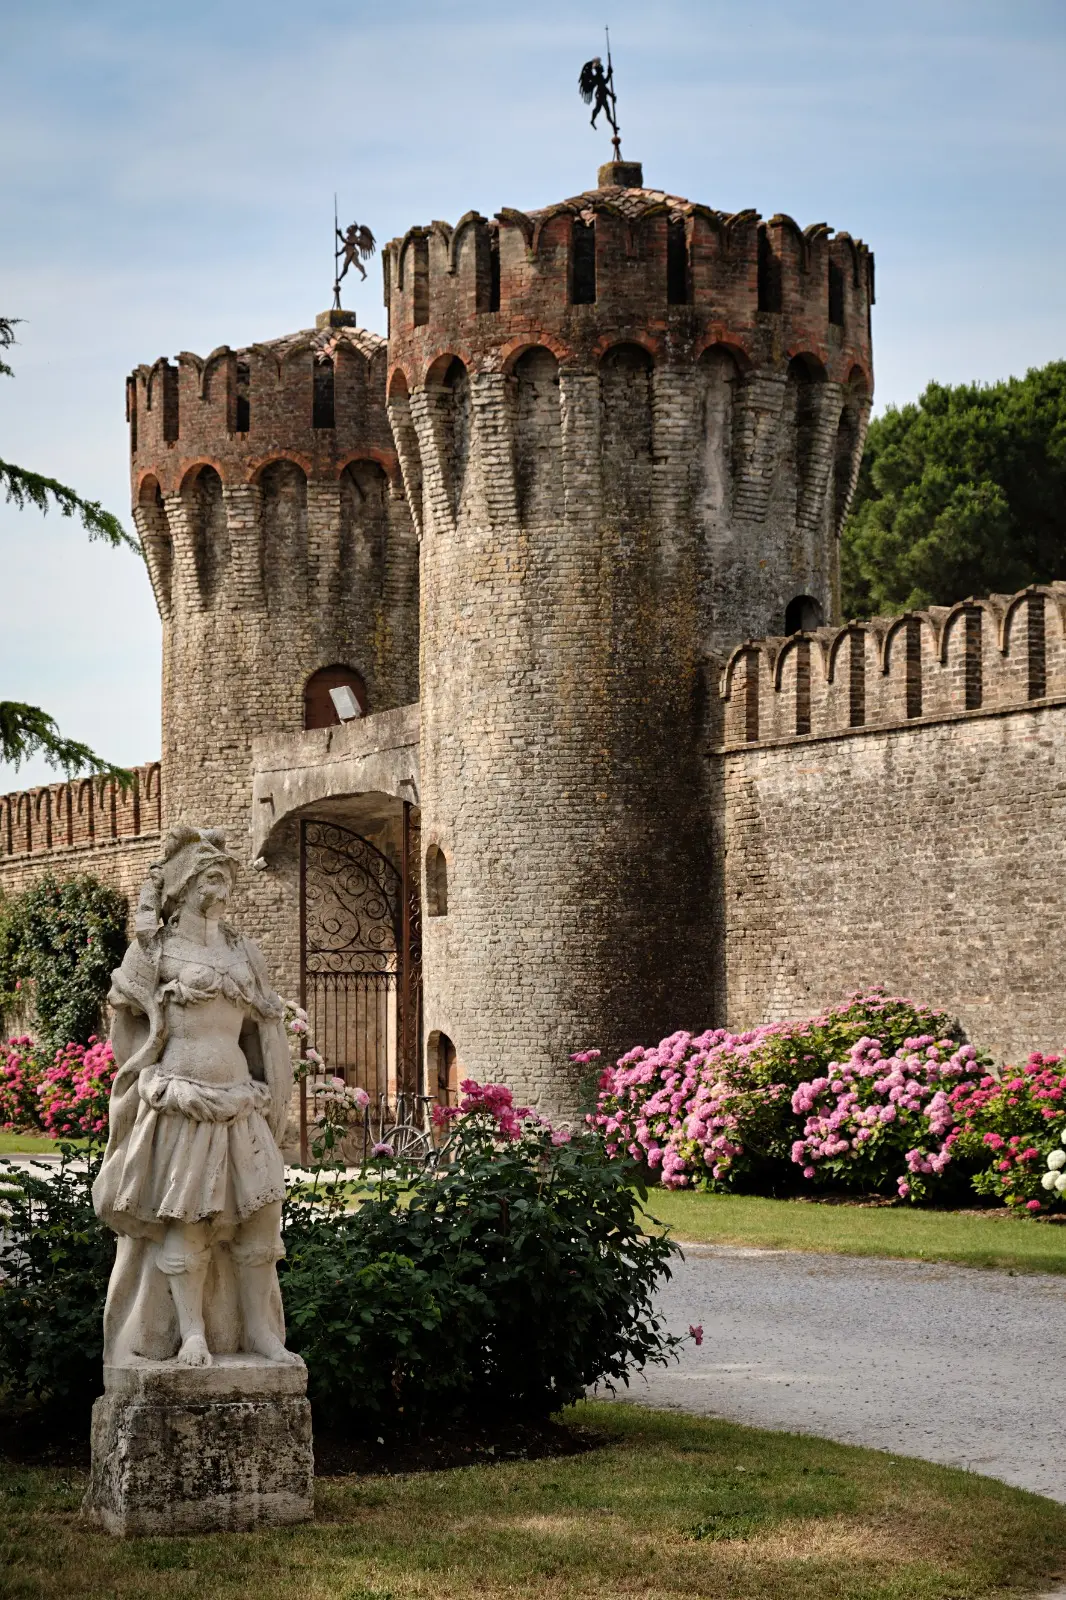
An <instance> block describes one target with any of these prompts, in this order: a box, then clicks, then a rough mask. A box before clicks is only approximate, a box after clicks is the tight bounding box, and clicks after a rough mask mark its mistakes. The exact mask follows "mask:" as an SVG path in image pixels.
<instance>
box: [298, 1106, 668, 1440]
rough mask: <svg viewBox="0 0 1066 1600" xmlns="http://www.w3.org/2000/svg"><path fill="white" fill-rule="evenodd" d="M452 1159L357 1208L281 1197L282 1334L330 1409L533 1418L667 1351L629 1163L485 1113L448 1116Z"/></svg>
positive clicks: (354, 1416)
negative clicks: (452, 1121)
mask: <svg viewBox="0 0 1066 1600" xmlns="http://www.w3.org/2000/svg"><path fill="white" fill-rule="evenodd" d="M470 1087H471V1088H473V1089H475V1090H476V1086H470ZM492 1088H493V1086H489V1089H490V1090H491V1089H492ZM478 1093H481V1091H478ZM470 1099H471V1095H470V1091H469V1089H468V1095H467V1102H465V1103H467V1104H469V1102H470ZM475 1099H476V1095H475ZM496 1104H497V1105H498V1106H499V1105H500V1102H499V1100H497V1102H496ZM508 1106H509V1097H508V1101H507V1105H506V1106H502V1107H501V1110H502V1112H503V1115H504V1117H505V1119H506V1116H507V1108H508ZM450 1157H451V1158H450V1160H448V1161H447V1162H444V1163H442V1164H441V1165H440V1166H439V1167H438V1168H437V1169H431V1170H429V1171H418V1172H417V1173H415V1174H413V1175H412V1181H411V1182H410V1184H409V1185H405V1184H403V1183H402V1182H401V1181H400V1180H398V1179H393V1180H383V1181H382V1182H381V1183H380V1185H379V1186H378V1188H377V1192H376V1193H374V1194H373V1195H372V1197H371V1198H370V1199H368V1200H365V1201H364V1202H363V1203H362V1204H361V1205H360V1206H359V1207H358V1209H355V1210H350V1211H345V1210H344V1209H343V1202H342V1201H340V1200H338V1199H336V1198H335V1199H334V1201H333V1202H332V1203H331V1204H330V1205H328V1206H326V1207H323V1205H322V1202H321V1201H320V1199H319V1191H316V1192H315V1193H314V1195H312V1194H309V1193H305V1194H303V1195H302V1196H297V1197H295V1198H294V1199H292V1200H291V1201H290V1203H289V1206H288V1216H287V1221H286V1230H285V1240H286V1246H287V1249H288V1252H289V1254H288V1259H287V1260H286V1261H285V1262H284V1263H282V1293H283V1295H284V1299H285V1308H286V1317H287V1320H288V1328H289V1342H290V1344H291V1346H292V1348H293V1349H295V1350H299V1351H300V1353H301V1354H302V1355H303V1356H304V1358H305V1359H306V1361H307V1364H308V1369H309V1372H310V1380H311V1392H312V1398H313V1399H314V1400H316V1401H317V1402H319V1403H320V1404H321V1405H323V1406H324V1407H325V1408H326V1409H327V1410H328V1413H329V1415H331V1416H334V1417H344V1418H345V1419H346V1420H348V1421H349V1422H351V1423H353V1424H355V1425H356V1426H369V1425H370V1424H371V1423H373V1424H375V1425H378V1424H381V1423H387V1424H389V1425H395V1426H404V1427H412V1426H420V1425H423V1424H426V1423H440V1422H443V1421H446V1420H448V1419H450V1418H456V1417H459V1416H463V1417H480V1416H498V1415H500V1414H501V1413H502V1414H506V1415H510V1416H516V1417H518V1416H527V1417H528V1416H546V1415H548V1414H549V1413H550V1412H552V1411H554V1410H557V1409H558V1408H559V1407H560V1406H563V1405H566V1404H568V1403H569V1402H570V1401H572V1400H575V1399H577V1398H578V1396H579V1395H581V1394H582V1393H583V1391H584V1390H585V1388H586V1387H587V1386H588V1385H589V1384H592V1383H595V1382H597V1381H601V1382H619V1381H621V1382H626V1381H627V1374H628V1373H629V1372H630V1371H632V1370H634V1369H640V1368H641V1367H643V1366H645V1365H647V1364H648V1363H654V1362H664V1361H666V1360H669V1359H670V1356H671V1354H672V1351H673V1349H674V1347H675V1345H676V1344H677V1342H678V1341H677V1340H676V1339H674V1338H673V1337H672V1336H671V1335H669V1334H667V1333H666V1332H665V1330H664V1329H663V1327H662V1324H661V1323H660V1321H659V1319H658V1318H657V1317H656V1315H655V1314H654V1312H653V1309H652V1297H653V1295H654V1292H655V1289H656V1286H657V1284H658V1283H659V1281H660V1279H661V1278H663V1277H664V1276H667V1275H668V1274H669V1262H670V1259H671V1257H672V1255H673V1254H674V1252H675V1249H676V1247H675V1246H674V1245H672V1244H671V1243H670V1242H669V1241H668V1240H667V1239H665V1238H663V1237H661V1236H655V1237H649V1236H647V1235H645V1234H644V1233H643V1232H642V1231H641V1217H642V1212H641V1206H640V1202H639V1200H638V1198H637V1195H636V1193H635V1192H634V1190H633V1188H632V1186H631V1183H632V1169H631V1167H627V1166H626V1165H625V1164H624V1163H619V1162H613V1161H610V1160H608V1159H607V1158H606V1156H605V1153H604V1150H603V1146H602V1142H601V1141H600V1140H599V1139H598V1138H597V1137H595V1136H594V1135H592V1134H588V1133H582V1134H580V1135H578V1136H576V1137H574V1138H572V1139H566V1140H565V1141H564V1140H562V1139H561V1138H560V1136H559V1135H558V1134H555V1135H553V1133H552V1130H551V1129H550V1128H548V1127H547V1126H545V1125H543V1124H538V1123H537V1122H536V1121H535V1120H529V1119H526V1120H525V1121H524V1123H523V1124H522V1131H521V1132H520V1133H518V1134H517V1135H515V1134H514V1133H513V1132H512V1133H510V1134H505V1133H502V1132H501V1128H500V1123H499V1120H498V1118H497V1116H496V1114H495V1112H494V1110H493V1109H491V1108H490V1107H489V1106H487V1105H485V1104H484V1103H482V1104H480V1105H475V1107H474V1108H473V1109H470V1110H468V1111H467V1112H466V1113H465V1114H464V1115H462V1116H461V1117H460V1118H459V1119H458V1121H457V1123H456V1128H455V1132H454V1133H453V1135H452V1139H451V1141H450ZM381 1159H382V1160H384V1161H386V1162H389V1164H390V1165H392V1158H391V1157H390V1156H388V1155H384V1156H382V1157H381Z"/></svg>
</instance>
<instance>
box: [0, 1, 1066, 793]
mask: <svg viewBox="0 0 1066 1600" xmlns="http://www.w3.org/2000/svg"><path fill="white" fill-rule="evenodd" d="M605 21H607V22H609V23H610V26H611V41H612V46H613V59H614V66H615V78H616V86H617V90H618V97H619V100H618V105H619V114H620V122H621V125H622V137H623V152H624V154H625V155H626V157H627V158H629V159H639V160H642V161H643V163H644V174H645V182H646V183H648V184H649V185H650V186H654V187H662V188H665V189H667V190H669V191H670V192H672V193H674V194H680V195H684V196H686V197H688V198H690V199H693V200H698V201H702V202H704V203H705V204H708V205H711V206H714V207H716V208H718V209H719V210H723V211H736V210H741V209H744V208H746V207H749V206H750V207H755V208H756V209H757V210H758V211H760V212H761V213H762V214H763V215H764V216H771V215H773V214H774V213H775V212H779V211H783V212H787V213H789V214H790V215H792V216H794V217H795V218H796V220H797V221H798V222H799V223H800V225H801V226H805V225H806V224H808V223H810V222H821V221H824V222H828V223H829V225H830V226H831V227H832V228H835V229H841V230H847V231H848V232H850V233H852V234H853V235H855V236H857V237H860V238H862V239H864V240H865V241H866V242H867V243H868V244H869V245H870V247H871V248H872V249H873V251H874V252H875V255H876V260H877V306H876V308H875V312H874V359H875V371H876V384H877V396H876V406H877V408H878V409H882V408H883V407H884V406H885V405H887V404H904V403H906V402H907V401H908V400H912V399H915V398H916V397H917V396H918V395H919V394H920V393H921V391H922V389H923V388H924V386H925V385H926V384H927V383H928V382H929V381H930V380H932V379H937V380H939V381H941V382H947V383H958V382H970V381H974V380H980V381H983V382H984V381H994V380H996V379H999V378H1003V377H1006V376H1008V375H1010V374H1018V375H1021V374H1023V373H1024V372H1025V371H1026V369H1027V368H1029V367H1031V366H1039V365H1042V364H1043V363H1045V362H1047V361H1051V360H1056V359H1059V358H1061V357H1063V356H1066V294H1064V292H1063V276H1062V265H1061V263H1062V261H1063V259H1064V258H1066V207H1064V206H1063V204H1062V199H1063V178H1064V175H1066V94H1064V93H1063V87H1062V86H1063V84H1064V83H1066V6H1063V4H1062V0H995V3H993V0H920V3H918V0H889V3H887V4H886V3H885V0H878V3H877V4H872V3H869V0H847V3H842V0H655V3H654V4H648V0H600V3H597V4H594V5H593V4H590V3H588V0H537V4H535V5H531V4H529V3H528V0H527V3H523V4H515V3H513V0H391V4H390V5H388V6H387V7H386V6H384V5H382V4H381V3H380V0H379V3H377V4H367V3H366V0H347V3H345V4H341V3H339V0H301V3H300V4H299V5H298V6H297V5H293V4H292V3H291V0H182V3H181V5H180V6H179V5H177V4H175V3H173V0H170V3H168V4H165V5H164V4H157V3H155V0H135V3H134V0H92V4H90V5H86V4H85V3H84V0H6V4H5V6H4V30H3V31H4V53H3V65H2V67H0V82H2V84H3V93H2V95H0V147H2V148H3V150H4V160H3V162H2V163H0V219H2V249H0V312H2V313H3V314H5V315H8V316H18V317H20V318H21V319H22V322H21V324H20V326H19V328H18V329H17V333H18V337H19V343H18V344H17V345H16V346H15V348H14V349H13V350H12V351H11V352H9V359H10V361H11V365H12V366H13V367H14V369H15V374H16V376H15V378H14V380H12V379H10V378H0V458H2V459H4V460H7V461H15V462H18V463H19V464H20V465H22V466H26V467H31V468H34V469H36V470H37V471H40V472H44V473H46V474H47V475H49V476H51V477H56V478H59V479H60V480H61V481H63V482H65V483H69V484H71V485H73V486H74V487H76V488H77V489H78V491H79V492H80V493H81V494H83V495H84V496H86V497H88V498H90V499H96V500H100V501H101V502H102V503H103V504H104V505H105V506H107V507H108V508H109V509H110V510H112V511H115V512H117V513H118V514H119V515H120V516H121V517H122V518H123V520H124V521H125V522H126V525H127V526H130V525H131V519H130V516H129V481H128V454H127V451H128V442H127V434H126V425H125V421H124V416H123V406H124V379H125V376H126V374H127V373H128V372H129V371H130V370H132V368H133V367H134V366H136V365H137V364H138V363H140V362H143V361H147V362H151V361H153V360H154V359H155V358H156V357H157V356H160V355H170V356H173V355H175V354H176V353H177V352H178V351H179V350H192V351H197V352H199V353H200V354H204V355H205V354H207V353H208V352H209V351H211V350H212V349H214V348H215V347H216V346H218V345H221V344H229V345H232V346H235V347H236V346H239V345H242V344H248V343H251V342H253V341H255V340H260V339H270V338H275V337H278V336H280V335H282V334H285V333H289V332H292V331H294V330H295V329H298V328H303V327H308V326H310V325H311V324H312V323H313V320H314V316H315V313H316V312H317V311H320V310H322V309H324V308H325V307H326V306H327V305H328V304H329V301H330V285H331V281H332V240H331V234H332V222H333V215H332V213H333V195H334V191H336V192H337V194H338V197H339V200H338V203H339V209H340V211H341V213H342V215H341V221H342V224H343V223H345V222H347V221H349V220H351V218H353V217H355V218H357V219H358V220H359V221H360V222H366V223H368V224H369V225H370V227H371V228H372V229H373V231H374V233H375V234H376V235H377V237H378V239H379V240H387V239H389V238H392V237H394V236H395V235H397V234H401V233H403V232H404V231H405V230H406V229H407V228H408V227H409V226H411V225H412V224H413V223H423V222H428V221H430V220H432V219H433V218H437V217H440V218H443V219H446V220H450V221H452V222H454V221H455V220H457V218H458V217H460V216H461V215H462V214H463V212H465V211H468V210H471V209H476V210H479V211H481V212H483V213H484V214H486V215H491V214H492V213H494V212H496V211H498V210H499V209H500V208H501V206H505V205H510V206H517V207H519V208H527V209H528V208H531V207H534V206H539V205H544V204H547V203H549V202H551V201H553V200H557V199H562V198H564V197H566V196H568V195H572V194H575V193H578V192H580V191H581V190H582V189H585V188H588V187H591V186H593V185H594V183H595V172H596V167H597V165H598V164H599V162H601V161H603V160H605V159H607V157H608V156H609V153H610V152H609V147H608V139H607V136H606V135H605V134H604V133H603V132H602V131H601V132H599V133H594V132H593V131H592V130H591V129H590V128H589V125H588V112H587V110H586V109H585V107H584V106H583V105H582V103H581V101H580V100H579V98H578V94H577V88H576V80H577V74H578V70H579V68H580V66H581V64H582V62H583V61H585V60H586V59H587V58H588V57H589V56H591V55H594V54H601V53H602V41H603V25H604V22H605ZM601 126H602V125H601ZM345 303H346V304H349V305H354V308H355V310H356V312H357V314H358V316H359V320H360V322H361V323H363V324H364V325H365V326H369V327H371V328H374V329H377V330H379V331H384V310H383V306H382V304H381V275H380V266H379V262H378V260H375V261H374V262H373V263H372V264H371V267H370V271H369V277H368V283H367V285H366V286H365V287H360V288H358V289H357V290H356V291H355V292H354V294H353V295H351V296H349V297H347V298H346V302H345ZM0 615H2V618H3V623H2V626H0V697H2V698H4V699H9V700H22V701H28V702H29V703H31V704H33V705H40V706H43V707H45V708H46V709H47V710H48V711H49V712H51V713H52V714H53V715H54V716H55V717H56V718H57V720H58V722H59V724H60V727H61V729H62V731H63V732H64V733H65V734H67V735H68V736H70V737H72V738H78V739H81V740H84V741H85V742H87V743H89V744H90V745H91V746H92V747H93V748H94V749H96V750H98V751H99V752H100V753H101V754H102V755H104V756H106V757H107V758H108V759H110V760H112V761H116V762H121V763H126V764H133V763H136V762H141V761H146V760H151V759H153V758H155V757H157V756H158V754H159V653H160V633H159V623H158V619H157V617H156V613H155V608H154V604H153V601H152V596H151V591H150V589H149V586H148V580H147V576H146V574H145V571H144V567H143V564H142V563H141V562H140V561H139V559H138V557H136V556H135V555H132V554H130V553H129V552H128V551H112V550H110V549H108V548H106V547H104V546H102V545H100V544H90V543H89V542H88V541H87V539H86V537H85V534H84V531H83V530H82V529H81V528H80V526H79V525H78V524H77V523H76V522H71V521H67V520H65V519H63V518H62V517H60V516H59V515H58V514H57V513H56V512H54V511H53V512H52V513H50V514H49V515H48V516H44V517H42V516H41V515H40V514H39V513H37V512H36V511H33V510H27V511H22V512H19V511H17V510H16V509H15V508H14V507H13V506H10V505H8V506H4V505H3V504H0ZM57 776H58V775H57V774H54V773H52V772H50V771H49V769H48V768H46V767H45V766H44V764H43V763H42V762H40V761H37V760H34V761H31V762H29V763H25V764H23V765H22V766H21V767H20V768H19V769H18V771H14V770H12V769H11V768H10V767H4V766H3V765H0V792H2V791H4V790H6V789H14V788H24V787H27V786H29V785H30V784H33V783H40V782H48V781H52V780H54V778H55V777H57Z"/></svg>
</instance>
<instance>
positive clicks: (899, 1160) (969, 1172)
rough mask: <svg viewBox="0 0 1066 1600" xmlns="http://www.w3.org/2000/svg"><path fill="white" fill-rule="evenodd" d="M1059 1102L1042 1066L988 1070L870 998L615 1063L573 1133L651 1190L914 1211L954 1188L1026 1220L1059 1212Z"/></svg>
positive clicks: (1065, 1194)
mask: <svg viewBox="0 0 1066 1600" xmlns="http://www.w3.org/2000/svg"><path fill="white" fill-rule="evenodd" d="M594 1055H595V1052H591V1051H586V1052H582V1053H581V1054H579V1055H577V1056H575V1057H574V1058H573V1059H574V1060H575V1061H576V1062H578V1063H582V1064H584V1063H588V1062H590V1061H591V1060H592V1059H593V1057H594ZM1064 1096H1066V1071H1064V1068H1063V1063H1062V1062H1061V1060H1060V1058H1059V1057H1058V1056H1040V1055H1034V1056H1032V1057H1030V1059H1029V1061H1028V1062H1027V1063H1026V1065H1025V1066H1024V1067H1021V1068H1014V1067H1007V1068H1004V1069H1003V1071H1002V1072H999V1073H997V1072H996V1071H994V1070H993V1069H992V1068H991V1065H990V1063H989V1062H988V1061H987V1060H986V1059H983V1058H982V1057H980V1056H979V1055H978V1052H977V1050H976V1049H975V1048H974V1046H973V1045H971V1044H968V1043H966V1042H965V1041H964V1040H963V1039H962V1037H961V1035H960V1033H959V1031H958V1028H957V1026H956V1025H955V1024H953V1023H952V1021H951V1020H950V1018H948V1017H946V1016H943V1015H942V1014H938V1013H936V1012H934V1011H932V1010H931V1009H930V1008H929V1007H927V1006H917V1005H914V1004H913V1003H912V1002H910V1001H907V1000H903V999H900V998H897V997H889V996H886V995H885V994H884V993H883V992H882V991H880V990H872V991H869V992H867V993H865V994H856V995H853V996H852V997H850V998H849V999H848V1000H847V1001H845V1002H844V1003H843V1004H842V1005H839V1006H835V1007H832V1008H831V1009H829V1010H828V1011H826V1012H823V1013H822V1014H821V1015H820V1016H817V1017H813V1018H810V1019H808V1020H806V1021H803V1022H787V1023H772V1024H769V1025H768V1026H765V1027H762V1028H755V1029H752V1030H750V1031H749V1032H746V1033H739V1034H733V1033H729V1032H728V1031H726V1030H724V1029H717V1030H711V1031H708V1032H706V1033H703V1034H699V1035H695V1036H693V1035H691V1034H688V1033H676V1034H672V1035H671V1036H670V1037H669V1038H668V1039H664V1040H663V1041H662V1043H661V1044H659V1045H658V1046H657V1047H656V1048H654V1049H645V1048H643V1047H638V1048H637V1049H634V1050H631V1051H629V1052H628V1054H627V1055H625V1056H623V1057H622V1058H621V1060H620V1061H618V1062H617V1064H616V1065H615V1066H613V1067H608V1068H607V1069H606V1070H605V1071H604V1072H603V1073H602V1075H601V1077H600V1083H599V1093H598V1098H597V1105H596V1110H595V1111H594V1112H593V1113H592V1114H591V1115H590V1117H589V1119H588V1120H589V1122H590V1123H591V1125H592V1126H594V1127H596V1128H598V1129H599V1130H600V1132H601V1133H602V1135H603V1137H604V1139H605V1142H606V1147H607V1150H608V1153H609V1154H611V1155H615V1156H618V1155H621V1154H623V1153H624V1154H625V1155H626V1156H628V1157H631V1158H635V1159H638V1160H641V1161H643V1162H644V1163H645V1164H646V1166H647V1168H648V1169H649V1170H650V1172H651V1173H652V1174H653V1175H658V1177H659V1178H660V1180H661V1182H662V1183H663V1185H664V1186H665V1187H667V1188H672V1189H683V1188H703V1189H708V1190H713V1191H718V1192H722V1191H729V1190H732V1191H746V1192H748V1193H764V1194H784V1193H795V1192H796V1191H797V1190H798V1189H799V1190H802V1189H819V1188H820V1189H833V1190H837V1191H842V1192H849V1191H850V1192H860V1193H885V1194H892V1193H895V1195H896V1196H898V1198H900V1199H903V1200H909V1201H911V1202H915V1201H919V1200H925V1199H932V1198H941V1199H943V1198H949V1197H951V1195H952V1193H953V1192H954V1194H956V1195H958V1194H959V1193H960V1192H964V1191H965V1189H966V1188H967V1187H969V1188H970V1192H971V1193H972V1192H973V1191H976V1192H977V1193H978V1194H986V1195H991V1196H994V1197H995V1198H996V1199H999V1200H1002V1201H1004V1202H1005V1203H1006V1204H1008V1205H1010V1206H1013V1207H1015V1208H1022V1209H1028V1210H1029V1211H1033V1212H1036V1211H1041V1210H1045V1209H1049V1208H1051V1207H1055V1206H1066V1181H1064V1182H1063V1183H1062V1185H1061V1188H1060V1187H1059V1186H1058V1184H1057V1181H1052V1182H1045V1181H1044V1179H1045V1175H1046V1173H1047V1170H1048V1169H1047V1167H1046V1157H1047V1155H1048V1153H1049V1151H1050V1150H1051V1149H1052V1148H1053V1147H1056V1148H1058V1147H1059V1143H1058V1142H1059V1136H1060V1133H1062V1131H1063V1129H1064V1127H1066V1099H1064ZM1063 1166H1066V1155H1064V1162H1063ZM1059 1171H1060V1168H1058V1167H1056V1168H1055V1169H1054V1170H1053V1171H1052V1173H1051V1176H1052V1178H1053V1179H1055V1177H1056V1174H1057V1173H1058V1172H1059Z"/></svg>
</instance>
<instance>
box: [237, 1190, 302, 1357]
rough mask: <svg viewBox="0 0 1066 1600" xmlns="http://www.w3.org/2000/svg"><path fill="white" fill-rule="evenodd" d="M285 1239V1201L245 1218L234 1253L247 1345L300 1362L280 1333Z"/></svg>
mask: <svg viewBox="0 0 1066 1600" xmlns="http://www.w3.org/2000/svg"><path fill="white" fill-rule="evenodd" d="M284 1253H285V1252H284V1247H283V1246H282V1243H281V1201H280V1200H277V1201H275V1202H274V1203H273V1204H272V1205H268V1206H263V1208H262V1210H260V1211H256V1212H254V1213H253V1214H252V1215H251V1216H250V1217H248V1218H247V1219H246V1220H245V1221H244V1222H242V1223H241V1224H240V1225H239V1226H238V1228H237V1230H236V1232H235V1233H234V1235H233V1243H232V1244H231V1245H230V1255H231V1256H232V1258H233V1262H234V1265H235V1267H236V1269H237V1283H238V1287H239V1292H240V1299H241V1316H242V1318H243V1320H244V1348H245V1350H249V1351H251V1352H252V1353H253V1354H255V1355H260V1356H266V1357H267V1359H268V1360H270V1361H288V1362H297V1361H299V1359H300V1357H299V1356H297V1355H293V1354H292V1352H291V1351H290V1350H286V1348H285V1344H284V1341H283V1340H282V1339H281V1338H280V1337H279V1331H280V1330H279V1315H278V1305H279V1296H278V1268H277V1263H278V1259H279V1257H281V1256H282V1255H284Z"/></svg>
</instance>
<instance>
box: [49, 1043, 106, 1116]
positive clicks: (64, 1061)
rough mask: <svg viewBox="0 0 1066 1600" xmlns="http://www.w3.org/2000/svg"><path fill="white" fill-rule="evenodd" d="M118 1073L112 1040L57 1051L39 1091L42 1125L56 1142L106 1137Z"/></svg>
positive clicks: (67, 1046)
mask: <svg viewBox="0 0 1066 1600" xmlns="http://www.w3.org/2000/svg"><path fill="white" fill-rule="evenodd" d="M116 1071H117V1068H116V1065H115V1057H114V1053H113V1052H112V1049H111V1044H110V1041H109V1040H107V1039H97V1038H96V1037H95V1036H92V1035H91V1036H90V1038H89V1042H88V1044H84V1045H83V1044H68V1045H64V1047H63V1049H62V1050H57V1051H56V1053H55V1059H54V1061H53V1062H52V1065H51V1066H49V1067H46V1068H45V1069H44V1072H43V1073H42V1075H41V1082H40V1085H39V1087H38V1090H37V1095H38V1100H39V1105H40V1110H39V1119H40V1126H41V1127H42V1129H43V1130H44V1132H45V1133H48V1134H51V1136H52V1137H53V1138H55V1139H63V1138H66V1139H79V1138H82V1139H83V1138H87V1137H90V1136H92V1137H95V1138H106V1136H107V1116H108V1106H109V1104H110V1099H111V1085H112V1083H113V1082H114V1080H115V1073H116Z"/></svg>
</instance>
